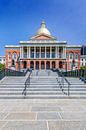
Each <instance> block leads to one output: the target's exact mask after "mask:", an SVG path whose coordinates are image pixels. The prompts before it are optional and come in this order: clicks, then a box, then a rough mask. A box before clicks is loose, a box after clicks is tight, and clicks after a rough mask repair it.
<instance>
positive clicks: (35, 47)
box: [34, 47, 36, 59]
mask: <svg viewBox="0 0 86 130" xmlns="http://www.w3.org/2000/svg"><path fill="white" fill-rule="evenodd" d="M35 58H36V47H34V59H35Z"/></svg>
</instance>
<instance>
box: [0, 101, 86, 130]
mask: <svg viewBox="0 0 86 130" xmlns="http://www.w3.org/2000/svg"><path fill="white" fill-rule="evenodd" d="M40 129H42V130H85V129H86V100H84V99H78V100H77V99H58V100H57V99H54V100H52V99H50V100H49V99H48V100H45V99H43V100H40V99H29V100H28V99H22V100H19V99H17V100H16V99H15V100H12V99H11V100H0V130H40Z"/></svg>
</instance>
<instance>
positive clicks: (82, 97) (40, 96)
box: [0, 95, 86, 99]
mask: <svg viewBox="0 0 86 130" xmlns="http://www.w3.org/2000/svg"><path fill="white" fill-rule="evenodd" d="M0 99H86V95H81V96H79V95H71V96H67V95H46V96H45V95H26V96H22V95H7V96H6V95H3V96H2V95H0Z"/></svg>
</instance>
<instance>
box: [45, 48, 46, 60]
mask: <svg viewBox="0 0 86 130" xmlns="http://www.w3.org/2000/svg"><path fill="white" fill-rule="evenodd" d="M45 59H46V46H45Z"/></svg>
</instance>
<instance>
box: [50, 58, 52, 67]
mask: <svg viewBox="0 0 86 130" xmlns="http://www.w3.org/2000/svg"><path fill="white" fill-rule="evenodd" d="M50 69H52V61H51V60H50Z"/></svg>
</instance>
